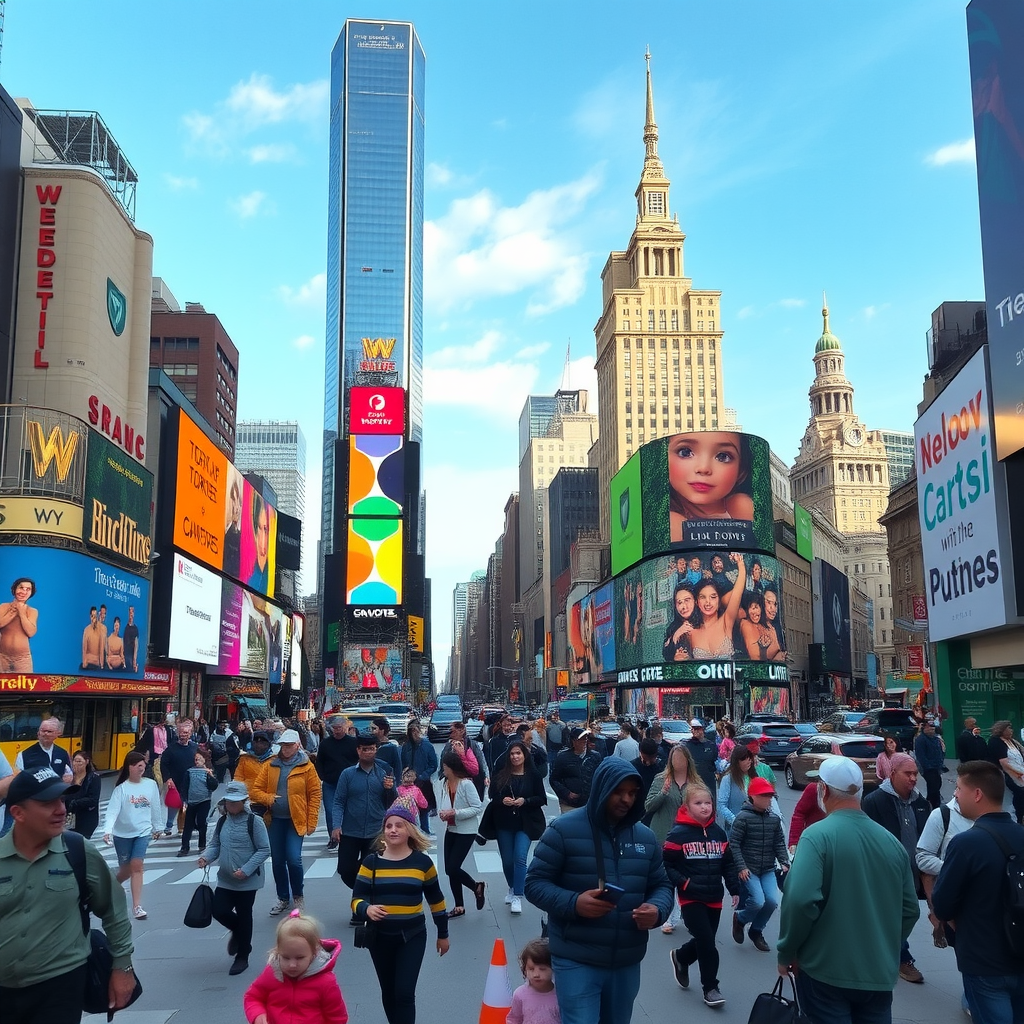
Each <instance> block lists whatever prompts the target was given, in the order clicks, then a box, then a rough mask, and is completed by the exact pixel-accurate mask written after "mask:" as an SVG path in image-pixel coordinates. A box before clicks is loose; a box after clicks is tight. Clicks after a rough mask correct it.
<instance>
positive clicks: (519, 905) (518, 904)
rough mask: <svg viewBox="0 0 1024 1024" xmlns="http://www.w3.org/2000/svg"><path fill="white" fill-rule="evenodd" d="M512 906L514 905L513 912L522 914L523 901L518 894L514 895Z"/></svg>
mask: <svg viewBox="0 0 1024 1024" xmlns="http://www.w3.org/2000/svg"><path fill="white" fill-rule="evenodd" d="M510 906H511V907H512V913H513V914H521V913H522V912H523V901H522V900H521V899H520V898H519V897H518V896H513V897H512V903H511V904H510Z"/></svg>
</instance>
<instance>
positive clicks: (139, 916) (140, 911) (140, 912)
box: [133, 907, 149, 921]
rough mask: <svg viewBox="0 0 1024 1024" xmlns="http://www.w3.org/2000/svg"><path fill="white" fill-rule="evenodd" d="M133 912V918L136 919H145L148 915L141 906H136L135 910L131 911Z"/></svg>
mask: <svg viewBox="0 0 1024 1024" xmlns="http://www.w3.org/2000/svg"><path fill="white" fill-rule="evenodd" d="M133 913H134V914H135V920H136V921H145V920H146V918H147V917H149V914H147V913H146V912H145V911H144V910H143V909H142V907H136V908H135V910H134V911H133Z"/></svg>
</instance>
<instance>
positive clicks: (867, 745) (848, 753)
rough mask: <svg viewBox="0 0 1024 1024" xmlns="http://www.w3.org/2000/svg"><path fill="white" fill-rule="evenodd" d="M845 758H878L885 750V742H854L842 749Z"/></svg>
mask: <svg viewBox="0 0 1024 1024" xmlns="http://www.w3.org/2000/svg"><path fill="white" fill-rule="evenodd" d="M840 749H841V750H842V753H843V757H878V755H879V754H880V753H882V751H883V750H885V741H884V740H854V741H853V742H852V743H843V744H842V745H841V747H840Z"/></svg>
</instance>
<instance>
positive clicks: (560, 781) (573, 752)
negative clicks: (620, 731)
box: [549, 729, 601, 814]
mask: <svg viewBox="0 0 1024 1024" xmlns="http://www.w3.org/2000/svg"><path fill="white" fill-rule="evenodd" d="M589 738H590V733H589V731H588V730H587V729H570V730H569V746H568V747H566V748H565V750H560V751H559V752H558V756H557V757H556V758H555V761H554V763H553V764H552V765H551V774H550V777H549V781H550V783H551V788H552V789H553V790H554V791H555V796H557V797H558V806H559V807H560V808H561V810H562V813H563V814H564V813H565V812H566V811H569V810H572V809H573V808H574V807H582V806H583V805H584V804H586V802H587V797H589V796H590V785H591V782H592V781H593V778H594V772H595V771H596V770H597V766H598V765H599V764H600V763H601V755H600V754H598V753H597V752H596V751H594V750H588V749H587V740H588V739H589Z"/></svg>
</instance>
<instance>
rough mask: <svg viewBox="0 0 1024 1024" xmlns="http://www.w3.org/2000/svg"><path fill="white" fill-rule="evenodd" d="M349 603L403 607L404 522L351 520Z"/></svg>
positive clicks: (399, 520) (349, 522)
mask: <svg viewBox="0 0 1024 1024" xmlns="http://www.w3.org/2000/svg"><path fill="white" fill-rule="evenodd" d="M345 601H346V603H347V604H358V605H397V604H401V603H402V520H401V519H357V518H354V517H353V518H351V519H349V521H348V566H347V572H346V583H345Z"/></svg>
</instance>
